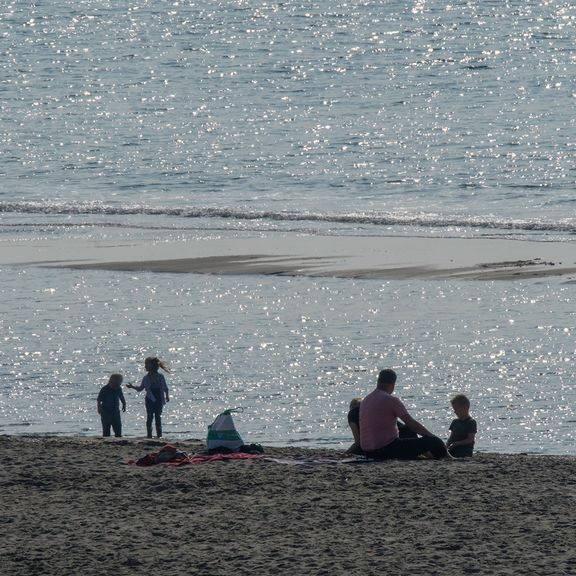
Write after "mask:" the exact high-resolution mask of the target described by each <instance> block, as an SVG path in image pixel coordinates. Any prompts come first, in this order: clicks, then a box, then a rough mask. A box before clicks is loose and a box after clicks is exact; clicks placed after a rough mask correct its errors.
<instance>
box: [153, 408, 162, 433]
mask: <svg viewBox="0 0 576 576" xmlns="http://www.w3.org/2000/svg"><path fill="white" fill-rule="evenodd" d="M162 408H163V406H162V404H161V403H160V402H156V406H155V407H154V418H155V419H156V436H158V438H160V437H161V436H162Z"/></svg>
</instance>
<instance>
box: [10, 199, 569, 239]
mask: <svg viewBox="0 0 576 576" xmlns="http://www.w3.org/2000/svg"><path fill="white" fill-rule="evenodd" d="M1 213H4V214H7V213H20V214H46V215H66V216H70V215H77V216H82V215H103V216H137V215H140V216H164V217H173V218H192V219H193V218H197V219H200V218H202V219H224V220H236V221H256V220H257V221H262V222H265V221H268V222H302V223H306V222H318V223H325V224H348V225H350V224H352V225H362V226H375V227H382V226H413V227H421V228H448V227H450V228H466V229H485V230H505V231H517V232H522V231H525V232H551V233H554V232H556V233H563V234H575V233H576V222H575V221H574V219H566V220H563V221H551V220H544V219H536V218H531V219H514V218H498V217H494V216H469V215H444V214H438V213H425V212H419V213H405V212H398V213H392V212H387V213H378V212H347V213H319V212H313V211H292V210H281V211H273V210H251V209H243V208H228V207H209V206H202V207H165V206H145V205H114V204H104V203H100V202H78V203H75V202H74V203H71V202H0V214H1Z"/></svg>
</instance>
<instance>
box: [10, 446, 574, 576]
mask: <svg viewBox="0 0 576 576" xmlns="http://www.w3.org/2000/svg"><path fill="white" fill-rule="evenodd" d="M161 445H162V443H160V442H158V441H150V440H142V439H111V440H108V441H104V440H102V439H99V438H89V439H88V438H73V437H14V436H3V437H0V449H1V451H2V466H1V467H0V482H1V486H0V494H1V504H2V506H1V512H0V527H1V532H2V548H1V550H2V551H1V553H0V563H1V564H0V565H1V567H2V569H1V573H2V574H3V575H5V576H31V575H48V576H51V575H54V576H56V575H58V576H69V575H72V574H82V575H85V576H89V575H103V574H114V575H117V576H122V575H138V574H165V575H170V576H180V575H182V576H184V575H190V574H199V575H229V574H240V575H242V574H246V575H251V576H253V575H256V574H263V575H264V574H290V575H300V574H302V575H304V574H305V575H307V576H310V575H326V576H328V575H330V576H338V575H344V574H346V575H350V574H351V575H364V574H394V575H397V576H408V575H425V576H428V575H429V576H433V575H442V576H456V575H458V576H460V575H462V574H482V575H483V574H494V575H520V574H522V575H527V576H528V575H530V576H531V575H534V574H538V575H540V576H546V575H549V576H559V575H563V574H576V533H575V532H574V523H575V521H576V512H575V511H574V510H575V507H574V499H575V497H576V458H573V457H557V456H527V455H496V454H479V455H477V456H475V457H474V458H473V459H469V460H466V461H444V462H436V461H414V462H398V461H392V462H384V463H375V464H343V463H340V464H328V463H324V464H310V465H291V464H283V463H278V462H273V461H266V460H252V461H227V462H213V463H206V464H198V465H187V466H182V467H178V468H174V467H169V466H166V465H157V466H153V467H150V468H141V467H136V466H131V465H128V464H127V462H128V460H130V459H134V458H139V457H141V456H143V455H145V454H146V453H148V452H151V451H155V450H158V448H159V446H161ZM177 446H178V447H179V448H180V449H183V450H185V451H187V452H189V453H190V452H198V451H200V450H202V449H203V446H202V445H201V444H200V443H198V442H194V441H185V442H178V443H177ZM267 452H268V453H271V454H272V455H274V456H275V457H277V458H285V459H291V460H297V459H302V458H304V459H314V458H329V459H330V460H338V459H340V458H343V457H345V455H344V454H343V453H341V452H337V451H320V450H305V449H295V448H267Z"/></svg>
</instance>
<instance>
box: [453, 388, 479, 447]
mask: <svg viewBox="0 0 576 576" xmlns="http://www.w3.org/2000/svg"><path fill="white" fill-rule="evenodd" d="M450 403H451V404H452V408H453V409H454V412H455V414H456V416H458V418H455V419H454V420H452V423H451V424H450V438H448V442H447V443H446V444H447V446H448V452H449V453H450V455H451V456H454V457H455V458H465V457H467V456H472V454H473V452H474V440H475V438H476V431H477V426H476V420H474V418H472V417H471V416H470V400H468V398H467V397H466V396H464V394H458V395H456V396H454V398H452V400H450Z"/></svg>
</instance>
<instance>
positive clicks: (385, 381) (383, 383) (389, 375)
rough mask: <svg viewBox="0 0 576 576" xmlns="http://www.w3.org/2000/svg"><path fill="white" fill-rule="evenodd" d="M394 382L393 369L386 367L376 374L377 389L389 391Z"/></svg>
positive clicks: (392, 388)
mask: <svg viewBox="0 0 576 576" xmlns="http://www.w3.org/2000/svg"><path fill="white" fill-rule="evenodd" d="M395 384H396V372H394V370H390V368H386V369H384V370H381V371H380V374H378V384H377V386H376V387H377V388H378V389H379V390H384V391H386V392H390V391H391V390H394V385H395Z"/></svg>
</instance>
